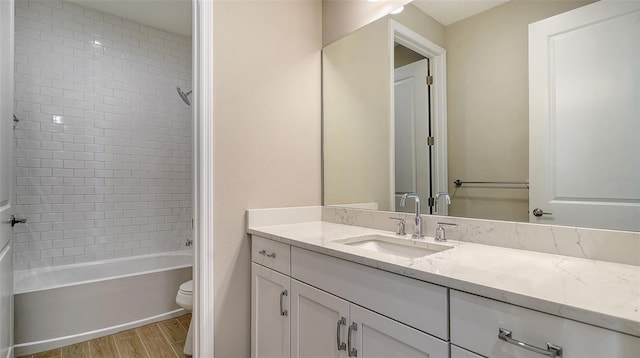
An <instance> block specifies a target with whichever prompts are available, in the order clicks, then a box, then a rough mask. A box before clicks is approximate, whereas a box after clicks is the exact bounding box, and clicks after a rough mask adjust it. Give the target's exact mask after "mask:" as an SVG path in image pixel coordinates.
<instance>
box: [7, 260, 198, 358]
mask: <svg viewBox="0 0 640 358" xmlns="http://www.w3.org/2000/svg"><path fill="white" fill-rule="evenodd" d="M192 264H193V256H192V255H191V251H181V252H171V253H164V254H154V255H145V256H134V257H128V258H122V259H114V260H107V261H100V262H92V263H86V264H77V265H68V266H59V267H50V268H43V269H34V270H27V271H17V272H16V273H15V275H14V293H15V296H14V299H15V302H14V303H15V322H16V324H15V336H14V342H15V355H16V356H22V355H26V354H31V353H35V352H40V351H44V350H48V349H52V348H57V347H62V346H65V345H68V344H72V343H77V342H82V341H85V340H88V339H92V338H95V337H100V336H103V335H108V334H112V333H116V332H119V331H122V330H125V329H129V328H133V327H137V326H141V325H144V324H147V323H151V322H156V321H160V320H164V319H169V318H171V317H176V316H179V315H181V314H184V313H185V312H184V310H183V309H181V308H180V307H178V306H177V305H176V303H175V295H176V292H177V290H178V287H179V285H180V284H181V283H182V282H185V281H188V280H190V279H191V273H192Z"/></svg>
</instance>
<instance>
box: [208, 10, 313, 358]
mask: <svg viewBox="0 0 640 358" xmlns="http://www.w3.org/2000/svg"><path fill="white" fill-rule="evenodd" d="M321 36H322V34H321V3H320V1H304V0H300V1H239V0H236V1H217V2H215V4H214V41H215V45H214V63H213V66H214V70H213V72H214V80H215V82H214V93H215V95H214V98H213V101H214V118H213V121H214V133H215V137H214V138H213V143H214V170H215V182H214V199H215V208H214V210H215V211H214V217H213V218H212V220H213V222H214V237H213V238H211V239H212V240H214V246H213V247H214V253H213V260H214V290H215V292H214V293H215V301H214V303H215V356H216V357H249V356H250V342H251V338H250V337H251V336H250V322H251V321H250V317H251V308H250V302H251V280H250V268H251V266H250V250H249V248H250V240H249V238H248V236H247V235H246V234H245V230H246V229H245V210H246V209H248V208H262V207H281V206H299V205H319V204H320V203H321V197H320V196H321V191H320V188H321V182H320V180H321V174H320V168H321V164H320V158H321V154H320V137H321V129H320V88H321V86H320V49H321V45H322V38H321Z"/></svg>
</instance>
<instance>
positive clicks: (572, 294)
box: [247, 221, 640, 336]
mask: <svg viewBox="0 0 640 358" xmlns="http://www.w3.org/2000/svg"><path fill="white" fill-rule="evenodd" d="M247 231H248V233H250V234H254V235H258V236H261V237H264V238H268V239H272V240H275V241H279V242H282V243H285V244H289V245H293V246H297V247H300V248H303V249H308V250H311V251H315V252H318V253H322V254H327V255H330V256H334V257H337V258H341V259H345V260H349V261H353V262H357V263H360V264H363V265H367V266H371V267H375V268H378V269H382V270H385V271H389V272H393V273H397V274H400V275H404V276H407V277H412V278H415V279H419V280H423V281H427V282H431V283H435V284H439V285H443V286H447V287H450V288H452V289H456V290H461V291H465V292H469V293H473V294H477V295H480V296H484V297H488V298H493V299H496V300H499V301H503V302H508V303H511V304H515V305H519V306H523V307H527V308H531V309H534V310H537V311H541V312H545V313H549V314H552V315H556V316H560V317H564V318H569V319H573V320H576V321H579V322H584V323H588V324H592V325H595V326H599V327H604V328H607V329H611V330H615V331H619V332H622V333H626V334H630V335H634V336H640V267H639V266H632V265H625V264H619V263H612V262H605V261H598V260H588V259H582V258H575V257H568V256H560V255H553V254H546V253H539V252H533V251H525V250H516V249H509V248H504V247H498V246H490V245H482V244H476V243H468V242H459V241H447V242H446V243H441V242H436V241H434V240H433V238H429V237H427V238H425V239H424V240H421V241H426V242H427V243H433V244H439V245H442V244H444V245H448V246H451V247H452V249H449V250H445V251H441V252H438V253H435V254H432V255H429V256H424V257H419V258H415V259H407V258H402V257H398V256H394V255H388V254H383V253H379V252H375V251H371V250H367V249H364V248H358V247H351V246H348V245H344V244H341V243H338V242H336V241H341V240H344V239H346V238H348V237H353V236H362V235H369V234H382V235H387V236H396V235H394V234H393V233H392V232H388V231H382V230H376V229H370V228H365V227H359V226H350V225H343V224H335V223H330V222H324V221H310V222H303V223H296V224H283V225H272V226H254V227H251V226H250V227H249V228H248V230H247ZM397 237H399V236H397ZM410 237H411V236H410V235H407V236H405V237H403V238H402V239H403V240H411V239H410Z"/></svg>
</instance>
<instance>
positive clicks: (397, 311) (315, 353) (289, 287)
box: [251, 236, 449, 358]
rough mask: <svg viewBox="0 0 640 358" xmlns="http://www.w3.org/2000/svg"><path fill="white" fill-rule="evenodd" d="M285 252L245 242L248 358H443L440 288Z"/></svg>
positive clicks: (270, 244)
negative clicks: (247, 255) (248, 284)
mask: <svg viewBox="0 0 640 358" xmlns="http://www.w3.org/2000/svg"><path fill="white" fill-rule="evenodd" d="M288 249H289V246H288V245H284V244H281V243H278V242H274V241H271V240H266V239H264V238H260V237H257V236H253V241H252V261H253V262H252V291H251V294H252V297H251V302H252V315H251V329H252V338H251V345H252V347H251V355H252V357H253V358H264V357H280V358H285V357H286V358H288V357H296V358H305V357H306V358H309V357H310V358H315V357H323V358H325V357H326V358H330V357H336V358H339V357H340V358H341V357H365V358H368V357H395V356H402V357H436V358H439V357H442V358H447V357H449V343H448V342H447V341H446V340H447V339H448V314H447V313H448V302H447V295H448V294H447V289H446V288H444V287H441V286H436V285H431V284H429V283H426V282H421V281H417V280H412V279H409V278H406V277H403V276H400V275H395V274H391V273H388V272H385V271H381V270H377V269H374V268H370V267H366V266H363V265H359V264H355V263H352V262H348V261H345V260H340V259H336V258H333V257H330V256H326V255H322V254H318V253H315V252H311V251H307V250H303V249H299V248H296V247H292V248H290V251H289V250H288ZM274 254H275V255H274ZM289 260H290V261H291V265H290V267H287V265H286V264H287V263H288V261H289ZM276 269H277V270H279V271H280V272H276ZM289 272H290V273H291V277H290V276H289V275H286V274H283V273H289ZM331 277H333V280H331V281H327V279H329V278H331ZM423 286H424V287H423ZM416 328H418V329H416ZM425 332H428V333H429V334H427V333H425ZM436 335H439V336H440V337H441V338H443V339H440V338H438V337H435V336H436Z"/></svg>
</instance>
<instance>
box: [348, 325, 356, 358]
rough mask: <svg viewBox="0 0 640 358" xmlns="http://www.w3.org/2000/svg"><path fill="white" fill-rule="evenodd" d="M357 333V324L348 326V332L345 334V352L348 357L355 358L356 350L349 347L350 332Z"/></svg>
mask: <svg viewBox="0 0 640 358" xmlns="http://www.w3.org/2000/svg"><path fill="white" fill-rule="evenodd" d="M356 331H358V324H357V323H355V322H353V323H351V325H350V326H349V331H348V332H347V333H348V334H347V352H348V353H349V357H357V356H358V350H357V349H355V348H353V347H352V346H351V332H356Z"/></svg>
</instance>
